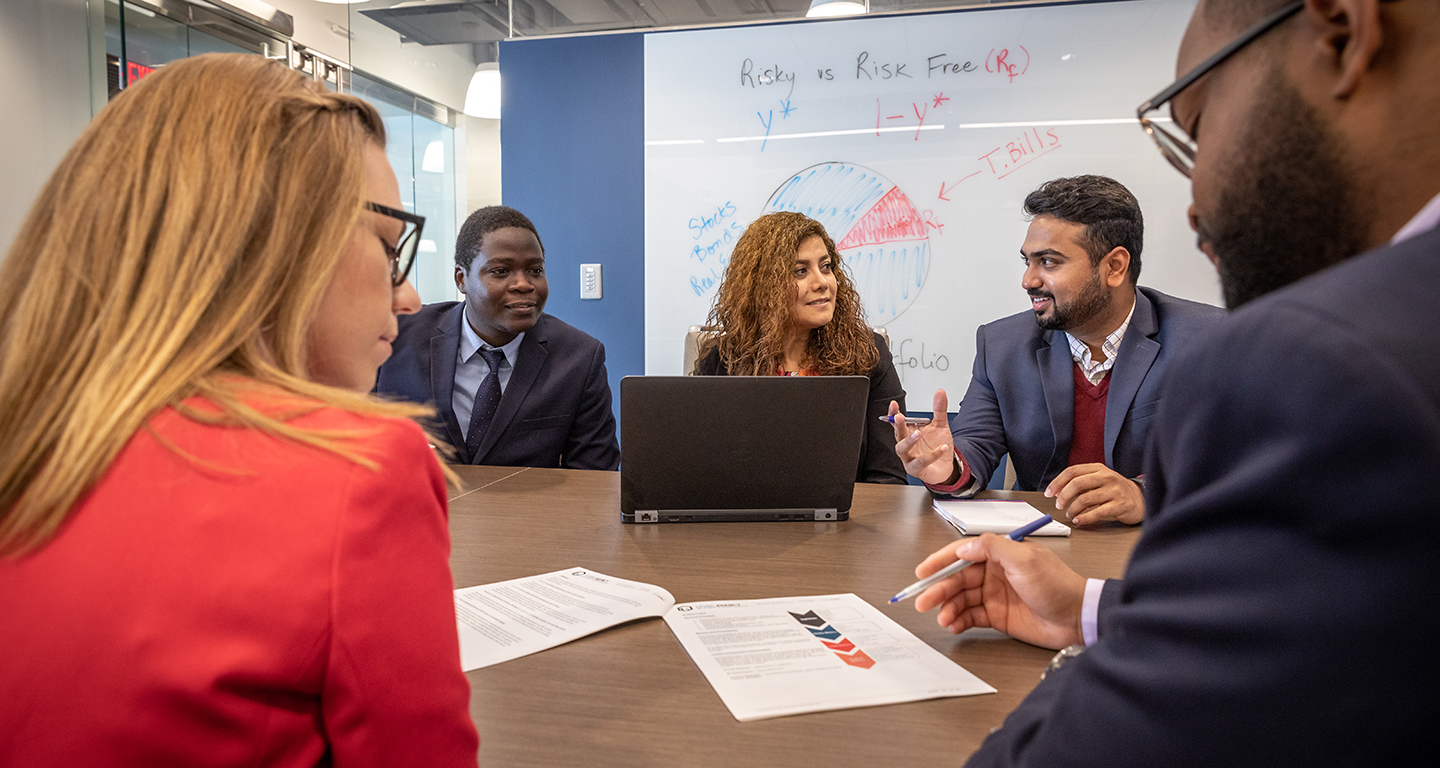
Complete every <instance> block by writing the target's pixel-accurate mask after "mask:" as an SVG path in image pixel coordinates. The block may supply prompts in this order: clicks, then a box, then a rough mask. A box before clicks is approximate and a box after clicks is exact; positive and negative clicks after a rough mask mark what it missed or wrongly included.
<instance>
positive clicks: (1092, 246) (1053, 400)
mask: <svg viewBox="0 0 1440 768" xmlns="http://www.w3.org/2000/svg"><path fill="white" fill-rule="evenodd" d="M1025 214H1026V215H1027V216H1029V217H1031V221H1030V227H1029V229H1028V230H1027V232H1026V235H1025V242H1024V244H1023V245H1021V246H1020V258H1021V260H1022V261H1023V262H1024V264H1025V272H1024V276H1023V278H1022V279H1021V283H1020V285H1021V287H1022V288H1024V289H1025V291H1026V292H1027V293H1028V294H1029V295H1030V301H1031V311H1027V312H1021V313H1020V314H1017V315H1012V316H1010V317H1007V318H1003V319H1001V320H997V321H995V322H993V323H989V324H987V325H983V326H981V327H980V330H979V331H978V332H977V333H976V336H975V366H974V372H973V376H972V378H971V381H970V389H969V391H967V392H966V393H965V400H964V402H963V403H962V404H961V406H960V416H959V418H958V419H957V420H956V422H955V426H954V431H953V433H952V431H951V429H950V425H949V424H948V422H947V420H946V418H945V411H946V406H947V404H948V403H947V399H946V395H945V391H944V390H940V391H939V392H936V393H935V399H934V408H935V414H936V416H937V418H936V419H935V421H933V422H932V423H931V424H930V425H929V426H927V427H925V428H923V429H919V430H915V431H914V433H913V434H911V435H910V437H909V439H908V440H906V441H897V444H896V448H895V451H896V453H898V454H899V455H900V458H901V460H902V461H904V462H905V469H906V471H908V472H909V473H910V474H912V475H914V476H915V477H918V478H920V479H921V480H923V481H925V484H926V485H928V486H929V487H930V489H931V490H934V491H937V492H940V493H947V494H955V495H961V496H969V495H971V494H974V493H975V492H976V491H979V490H981V489H983V488H984V487H985V482H986V481H987V480H988V479H989V478H990V475H991V473H993V472H994V471H995V468H996V467H997V466H999V464H1000V461H1001V459H1003V458H1004V456H1005V455H1006V454H1007V453H1008V454H1009V456H1010V462H1011V465H1012V466H1013V467H1014V468H1015V480H1016V487H1018V488H1019V489H1020V490H1024V491H1037V490H1041V489H1046V490H1047V491H1048V492H1049V493H1050V495H1054V496H1055V497H1056V506H1057V507H1059V508H1060V509H1062V510H1063V511H1064V512H1065V513H1066V515H1067V516H1069V517H1070V518H1071V519H1072V520H1073V521H1074V522H1075V523H1076V524H1077V525H1086V524H1089V523H1096V522H1100V521H1101V520H1120V521H1123V522H1126V523H1138V522H1140V520H1141V518H1142V517H1143V516H1144V514H1145V501H1144V496H1143V492H1142V489H1141V483H1142V482H1143V480H1142V479H1139V478H1138V476H1139V475H1140V474H1141V472H1142V466H1143V464H1142V462H1143V459H1144V456H1145V445H1146V440H1147V438H1148V436H1149V434H1150V424H1151V422H1152V421H1153V417H1154V415H1155V411H1156V409H1157V408H1158V407H1159V405H1160V401H1161V395H1162V385H1163V381H1164V379H1165V376H1166V373H1167V371H1168V370H1169V369H1170V368H1171V366H1172V365H1173V362H1172V361H1173V360H1174V359H1175V358H1176V357H1177V356H1178V355H1180V354H1181V353H1183V352H1184V351H1185V350H1186V349H1188V348H1189V347H1191V346H1193V345H1194V344H1195V343H1196V341H1197V340H1198V339H1199V338H1200V337H1201V335H1203V333H1204V332H1205V331H1206V330H1207V329H1208V328H1210V327H1211V326H1212V325H1213V324H1214V323H1215V321H1216V320H1218V319H1219V318H1220V317H1221V316H1223V314H1224V313H1223V312H1222V311H1221V310H1220V309H1219V308H1217V307H1212V306H1209V305H1206V304H1199V303H1196V302H1193V301H1185V300H1184V299H1177V298H1174V297H1172V296H1167V295H1165V294H1163V293H1161V292H1159V291H1156V290H1154V289H1151V288H1142V287H1137V285H1136V281H1137V280H1138V279H1139V277H1140V250H1141V246H1142V244H1143V241H1144V234H1145V222H1144V218H1143V216H1142V215H1141V213H1140V203H1139V202H1138V201H1136V199H1135V196H1134V195H1132V194H1130V190H1128V189H1126V188H1125V187H1124V186H1122V185H1121V184H1120V183H1119V182H1117V181H1115V180H1114V179H1110V178H1106V177H1104V176H1076V177H1074V178H1067V179H1055V180H1053V181H1049V182H1046V183H1045V184H1043V185H1042V186H1041V187H1040V188H1039V189H1036V190H1035V191H1034V192H1031V193H1030V195H1029V196H1028V197H1026V198H1025ZM897 412H898V409H897ZM900 434H901V433H899V432H897V437H898V436H899V435H900Z"/></svg>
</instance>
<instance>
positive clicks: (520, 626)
mask: <svg viewBox="0 0 1440 768" xmlns="http://www.w3.org/2000/svg"><path fill="white" fill-rule="evenodd" d="M674 604H675V598H674V597H671V595H670V593H669V592H666V591H665V590H663V589H661V588H660V587H657V586H655V585H653V584H642V583H640V582H638V581H628V580H626V579H617V578H614V577H613V576H605V575H603V574H599V573H595V572H594V571H590V570H586V569H584V568H567V569H565V570H563V571H555V572H553V573H542V574H540V575H539V576H529V577H526V578H523V579H512V580H510V581H500V582H496V583H494V584H482V585H480V586H478V587H468V588H466V589H457V590H455V619H456V622H457V623H458V624H459V626H460V666H461V668H463V669H464V670H465V671H466V672H469V671H470V670H472V669H480V668H481V667H488V666H490V665H492V664H499V663H500V662H502V661H509V660H511V659H518V658H520V657H521V656H529V655H530V654H532V653H535V652H537V651H543V650H545V649H546V648H554V647H555V646H557V645H563V644H565V643H568V642H570V641H571V640H578V639H579V638H582V637H584V636H586V635H591V634H594V633H596V632H599V631H600V630H602V629H606V628H609V627H613V626H615V625H617V624H624V623H625V622H627V621H634V620H635V619H643V618H646V617H649V616H661V615H663V614H664V613H665V612H666V611H668V610H670V606H672V605H674Z"/></svg>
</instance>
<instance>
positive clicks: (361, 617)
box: [0, 409, 479, 768]
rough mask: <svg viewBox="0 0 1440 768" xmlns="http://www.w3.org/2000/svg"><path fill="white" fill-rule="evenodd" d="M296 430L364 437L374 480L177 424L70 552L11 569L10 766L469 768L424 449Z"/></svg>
mask: <svg viewBox="0 0 1440 768" xmlns="http://www.w3.org/2000/svg"><path fill="white" fill-rule="evenodd" d="M293 423H294V424H295V425H296V426H298V427H305V428H311V429H326V430H362V431H367V432H369V433H371V434H370V435H369V436H367V437H366V438H365V439H364V440H362V441H358V442H357V443H356V445H358V446H359V447H361V448H362V449H363V450H364V452H365V453H366V454H367V455H369V456H371V457H372V458H373V459H375V460H376V461H377V462H378V463H379V465H380V468H379V470H378V471H376V470H371V469H366V468H364V467H362V466H360V465H358V464H356V463H354V462H353V461H349V460H346V459H344V458H341V457H338V456H335V455H334V454H331V453H329V452H327V451H322V450H319V449H315V448H310V447H306V446H302V445H299V444H297V443H295V442H293V441H288V440H284V439H279V438H276V437H271V436H269V435H266V434H263V433H261V432H258V431H256V430H253V429H240V428H227V427H215V426H206V425H202V424H199V423H197V422H195V421H192V420H190V419H187V418H185V417H182V416H181V415H179V414H178V413H177V412H175V411H174V410H173V409H166V410H164V411H162V412H160V413H159V414H158V415H157V416H156V417H155V418H153V419H152V420H151V421H150V424H149V425H148V428H147V429H142V430H140V431H139V432H137V433H136V434H135V436H134V437H133V438H132V439H131V440H130V442H129V444H128V445H127V446H126V447H125V449H124V450H123V451H122V452H121V453H120V455H119V456H118V457H117V458H116V460H115V462H114V463H113V465H112V466H111V467H110V469H109V471H107V472H106V473H105V475H104V476H103V477H102V478H101V480H100V481H99V483H98V485H97V486H96V487H95V489H94V491H93V492H92V493H90V494H89V495H87V496H86V497H85V498H84V499H82V501H81V502H80V503H79V506H78V508H77V509H75V510H74V512H73V513H72V514H71V516H70V517H69V519H68V520H67V522H66V524H65V527H64V528H63V529H62V530H61V531H60V534H59V535H58V536H57V537H56V538H55V539H53V540H52V541H51V542H50V543H48V544H47V545H46V546H45V547H44V548H42V549H40V550H39V551H38V552H36V553H34V554H32V555H30V556H28V557H26V558H24V559H21V560H15V559H13V558H10V559H6V560H0V659H3V661H0V755H3V758H0V762H4V763H5V764H7V765H17V766H19V765H24V766H32V767H36V768H38V767H40V766H77V765H97V766H98V765H104V766H158V765H186V766H240V765H244V766H314V765H323V764H333V765H336V766H342V767H344V766H404V765H415V766H427V767H428V766H475V765H476V760H477V757H476V756H477V752H478V747H479V744H478V739H477V737H476V734H475V728H474V725H473V724H472V723H471V721H470V717H469V701H470V688H469V685H468V682H467V681H466V679H465V675H464V673H462V672H461V671H460V654H459V646H458V641H457V639H456V628H455V610H454V602H453V597H452V591H451V590H452V589H453V583H452V581H451V578H450V568H449V562H448V558H449V550H450V537H449V530H448V528H447V524H446V496H445V488H444V483H443V479H442V475H441V471H440V466H439V464H438V463H437V462H436V459H435V457H434V455H433V454H432V452H431V450H430V448H429V447H428V445H427V443H426V440H425V437H424V434H423V433H422V432H421V431H420V429H419V428H418V427H417V426H415V425H414V424H413V423H411V422H408V421H403V420H384V419H374V418H366V417H360V416H356V415H354V414H350V413H347V412H343V411H338V410H335V409H324V410H320V411H317V412H315V413H312V414H309V415H307V416H304V417H301V418H300V419H298V420H296V421H295V422H293ZM157 438H159V439H157ZM167 444H168V445H167Z"/></svg>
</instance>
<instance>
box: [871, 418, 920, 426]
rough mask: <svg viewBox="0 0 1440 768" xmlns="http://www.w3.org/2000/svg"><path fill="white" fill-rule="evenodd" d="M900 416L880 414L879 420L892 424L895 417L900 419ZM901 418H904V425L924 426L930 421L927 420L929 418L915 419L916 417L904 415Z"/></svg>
mask: <svg viewBox="0 0 1440 768" xmlns="http://www.w3.org/2000/svg"><path fill="white" fill-rule="evenodd" d="M900 418H902V417H900V416H881V417H880V420H881V421H883V422H886V423H889V424H894V423H895V421H896V420H897V419H900ZM903 418H904V419H905V425H906V426H909V427H923V426H925V425H926V424H929V423H930V420H929V419H917V418H915V417H914V416H905V417H903Z"/></svg>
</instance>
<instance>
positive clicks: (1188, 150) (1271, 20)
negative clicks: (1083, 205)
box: [1135, 0, 1305, 179]
mask: <svg viewBox="0 0 1440 768" xmlns="http://www.w3.org/2000/svg"><path fill="white" fill-rule="evenodd" d="M1304 7H1305V3H1304V0H1296V2H1293V3H1291V4H1289V5H1287V6H1285V7H1284V8H1281V9H1280V10H1278V11H1276V12H1275V13H1273V14H1271V15H1269V16H1267V17H1265V18H1264V19H1262V20H1261V21H1260V22H1259V23H1257V24H1256V25H1255V26H1253V27H1251V28H1249V29H1247V30H1245V33H1244V34H1242V35H1240V37H1238V38H1236V39H1235V40H1234V42H1232V43H1230V44H1229V45H1227V46H1225V47H1224V48H1221V49H1220V50H1219V51H1218V52H1216V53H1215V55H1214V56H1211V57H1210V58H1208V59H1206V60H1204V61H1202V62H1200V65H1199V66H1197V67H1195V68H1194V69H1192V70H1190V71H1189V72H1187V73H1185V76H1184V77H1182V78H1180V79H1179V80H1176V81H1175V82H1174V83H1172V84H1171V85H1170V87H1168V88H1166V89H1165V90H1163V91H1161V92H1159V93H1157V94H1155V95H1154V96H1152V97H1151V98H1150V100H1149V101H1146V102H1145V103H1144V104H1141V105H1140V108H1139V109H1137V110H1135V116H1136V117H1138V118H1140V127H1141V128H1144V129H1145V132H1146V133H1148V134H1150V138H1152V139H1154V140H1155V146H1157V147H1159V148H1160V154H1162V155H1164V156H1165V159H1166V160H1169V161H1170V164H1171V165H1173V166H1175V170H1177V171H1179V172H1181V173H1183V174H1185V178H1187V179H1188V178H1190V172H1191V171H1192V170H1193V169H1194V168H1195V149H1196V147H1195V139H1193V138H1191V137H1190V134H1188V133H1186V132H1185V130H1184V129H1183V128H1180V127H1179V126H1175V127H1172V128H1166V127H1165V126H1164V125H1163V124H1162V122H1163V123H1170V124H1171V125H1172V126H1174V121H1172V120H1165V119H1164V118H1151V117H1149V114H1150V113H1151V112H1154V111H1155V110H1157V109H1159V108H1161V107H1163V106H1165V105H1166V104H1168V103H1170V101H1171V100H1173V99H1174V98H1175V97H1176V96H1179V95H1180V92H1181V91H1183V90H1185V89H1186V88H1189V87H1190V86H1192V85H1194V84H1195V81H1196V80H1199V79H1200V78H1202V77H1204V76H1205V75H1206V74H1207V73H1209V72H1210V70H1212V69H1214V68H1216V67H1218V66H1220V64H1221V62H1223V61H1225V60H1226V59H1228V58H1230V57H1231V56H1234V55H1235V52H1236V51H1238V50H1240V49H1241V48H1244V47H1245V46H1247V45H1249V44H1250V43H1253V42H1255V39H1256V38H1258V37H1260V36H1261V35H1263V34H1265V33H1266V32H1269V31H1270V30H1272V29H1274V28H1275V27H1276V26H1277V25H1279V24H1280V22H1282V21H1284V20H1286V19H1288V18H1290V17H1291V16H1294V15H1295V14H1297V13H1299V12H1300V9H1301V8H1304Z"/></svg>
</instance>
